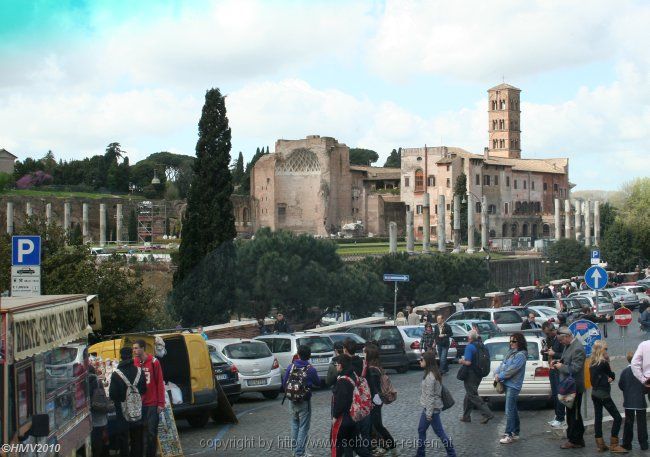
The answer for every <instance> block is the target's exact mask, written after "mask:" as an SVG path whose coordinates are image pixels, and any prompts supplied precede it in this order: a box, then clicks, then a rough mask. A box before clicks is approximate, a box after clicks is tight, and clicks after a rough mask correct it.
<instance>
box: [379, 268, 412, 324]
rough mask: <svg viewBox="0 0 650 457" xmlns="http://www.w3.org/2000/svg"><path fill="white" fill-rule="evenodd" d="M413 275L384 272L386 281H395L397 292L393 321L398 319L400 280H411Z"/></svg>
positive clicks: (394, 298) (394, 300)
mask: <svg viewBox="0 0 650 457" xmlns="http://www.w3.org/2000/svg"><path fill="white" fill-rule="evenodd" d="M410 280H411V277H410V276H409V275H400V274H391V273H384V282H393V283H395V294H394V297H393V322H394V321H396V320H397V291H398V290H399V288H398V287H397V283H398V282H409V281H410Z"/></svg>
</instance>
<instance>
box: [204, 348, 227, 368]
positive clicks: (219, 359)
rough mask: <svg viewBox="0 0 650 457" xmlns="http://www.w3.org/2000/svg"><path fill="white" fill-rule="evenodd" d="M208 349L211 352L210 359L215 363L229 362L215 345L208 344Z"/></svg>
mask: <svg viewBox="0 0 650 457" xmlns="http://www.w3.org/2000/svg"><path fill="white" fill-rule="evenodd" d="M208 351H209V352H210V360H211V361H212V363H213V364H215V365H219V364H221V363H227V362H226V360H225V359H224V358H223V357H221V355H220V354H219V353H218V352H217V349H216V348H215V347H214V346H210V345H208Z"/></svg>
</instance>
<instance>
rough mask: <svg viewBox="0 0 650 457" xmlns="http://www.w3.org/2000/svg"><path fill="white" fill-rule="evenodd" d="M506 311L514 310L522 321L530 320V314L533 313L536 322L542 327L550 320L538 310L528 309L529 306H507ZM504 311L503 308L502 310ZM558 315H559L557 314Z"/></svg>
mask: <svg viewBox="0 0 650 457" xmlns="http://www.w3.org/2000/svg"><path fill="white" fill-rule="evenodd" d="M505 308H506V309H513V310H515V311H517V313H518V314H519V315H520V316H521V321H522V323H523V321H525V320H526V319H528V314H530V313H533V314H534V315H535V322H536V323H537V324H538V325H540V326H541V325H542V324H543V323H544V322H546V321H548V320H549V318H548V317H546V314H544V313H542V312H540V311H538V310H537V309H536V308H528V307H527V306H506V307H505ZM502 309H503V308H502ZM556 315H557V313H556Z"/></svg>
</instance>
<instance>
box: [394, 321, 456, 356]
mask: <svg viewBox="0 0 650 457" xmlns="http://www.w3.org/2000/svg"><path fill="white" fill-rule="evenodd" d="M397 328H398V329H399V331H400V333H401V334H402V339H404V348H405V349H406V358H407V359H408V361H409V364H411V365H415V364H416V363H418V362H419V361H420V359H421V358H422V350H421V349H420V340H422V335H423V334H424V325H402V326H398V327H397ZM453 331H454V328H453V327H452V332H453ZM437 356H438V354H437V353H436V357H437ZM455 359H456V341H455V340H454V339H453V338H451V341H450V342H449V351H448V352H447V360H450V361H451V360H455Z"/></svg>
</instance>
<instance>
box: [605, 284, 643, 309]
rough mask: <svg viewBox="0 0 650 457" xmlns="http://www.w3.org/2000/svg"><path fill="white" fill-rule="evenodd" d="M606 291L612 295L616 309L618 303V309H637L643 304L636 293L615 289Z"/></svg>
mask: <svg viewBox="0 0 650 457" xmlns="http://www.w3.org/2000/svg"><path fill="white" fill-rule="evenodd" d="M605 290H606V291H607V292H609V293H610V294H611V295H612V300H613V301H614V306H615V307H616V303H618V305H619V306H618V307H620V306H625V307H626V308H630V309H636V308H638V307H639V305H640V304H641V303H640V302H639V297H637V296H636V294H635V293H632V292H629V291H627V290H625V289H622V288H618V287H614V288H611V289H605Z"/></svg>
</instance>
